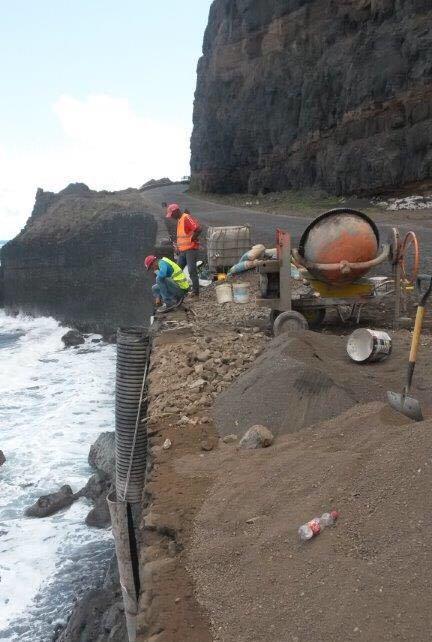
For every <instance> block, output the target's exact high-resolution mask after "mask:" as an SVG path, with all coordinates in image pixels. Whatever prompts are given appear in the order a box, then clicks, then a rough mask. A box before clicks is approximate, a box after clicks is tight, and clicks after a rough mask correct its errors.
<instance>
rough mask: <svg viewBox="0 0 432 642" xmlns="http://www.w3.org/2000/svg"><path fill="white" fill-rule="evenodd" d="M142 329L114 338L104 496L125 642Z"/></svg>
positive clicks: (139, 458)
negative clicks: (112, 457) (108, 479)
mask: <svg viewBox="0 0 432 642" xmlns="http://www.w3.org/2000/svg"><path fill="white" fill-rule="evenodd" d="M149 352H150V347H149V338H148V333H147V330H146V329H145V328H121V329H119V330H118V332H117V378H116V432H115V442H116V490H115V491H113V492H112V493H110V495H109V496H108V506H109V510H110V514H111V522H112V531H113V536H114V541H115V547H116V556H117V564H118V569H119V575H120V584H121V590H122V595H123V602H124V607H125V616H126V625H127V631H128V638H129V642H135V640H136V618H137V613H138V598H139V593H140V580H139V541H138V532H139V531H138V524H139V519H140V518H139V515H140V508H141V504H140V502H141V495H142V492H143V488H144V482H145V471H146V460H147V424H146V421H145V417H146V408H147V403H146V400H145V393H146V376H147V371H148V364H149Z"/></svg>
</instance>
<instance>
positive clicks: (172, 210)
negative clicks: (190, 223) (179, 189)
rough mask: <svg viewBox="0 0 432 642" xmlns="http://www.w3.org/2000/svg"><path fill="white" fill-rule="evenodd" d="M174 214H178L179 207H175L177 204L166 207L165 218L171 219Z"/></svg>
mask: <svg viewBox="0 0 432 642" xmlns="http://www.w3.org/2000/svg"><path fill="white" fill-rule="evenodd" d="M176 212H180V206H179V205H177V203H173V204H172V205H168V207H167V213H166V217H167V218H172V217H173V214H175V213H176Z"/></svg>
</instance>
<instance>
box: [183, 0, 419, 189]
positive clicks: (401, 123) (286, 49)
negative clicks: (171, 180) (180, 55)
mask: <svg viewBox="0 0 432 642" xmlns="http://www.w3.org/2000/svg"><path fill="white" fill-rule="evenodd" d="M431 51H432V5H431V2H430V0H215V1H214V2H213V4H212V6H211V10H210V18H209V24H208V27H207V30H206V33H205V37H204V47H203V57H202V58H201V60H200V62H199V65H198V84H197V90H196V95H195V109H194V131H193V136H192V161H191V166H192V184H193V186H194V187H195V188H197V189H199V190H202V191H216V192H234V191H248V192H253V193H257V192H259V191H263V192H266V191H273V190H282V189H289V188H303V187H308V186H314V187H319V188H322V189H325V190H327V191H329V192H332V193H336V194H353V193H358V194H361V193H363V194H367V193H377V192H385V191H391V190H393V189H394V188H396V187H398V188H399V187H401V186H407V187H413V186H416V187H418V186H419V184H421V183H424V182H427V181H428V179H431V178H432V57H431V55H430V54H431Z"/></svg>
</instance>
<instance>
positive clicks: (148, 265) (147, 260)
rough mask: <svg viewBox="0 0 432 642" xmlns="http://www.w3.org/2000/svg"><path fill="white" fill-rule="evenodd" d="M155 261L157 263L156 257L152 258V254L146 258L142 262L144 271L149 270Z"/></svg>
mask: <svg viewBox="0 0 432 642" xmlns="http://www.w3.org/2000/svg"><path fill="white" fill-rule="evenodd" d="M155 261H157V256H154V255H153V254H150V256H147V257H146V258H145V261H144V265H145V267H146V270H150V268H151V266H152V265H153V263H154V262H155Z"/></svg>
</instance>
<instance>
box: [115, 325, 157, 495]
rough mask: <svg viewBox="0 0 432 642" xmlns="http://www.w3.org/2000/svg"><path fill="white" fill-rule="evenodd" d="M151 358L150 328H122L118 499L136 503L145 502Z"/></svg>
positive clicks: (118, 381) (118, 386)
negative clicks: (147, 378) (146, 381)
mask: <svg viewBox="0 0 432 642" xmlns="http://www.w3.org/2000/svg"><path fill="white" fill-rule="evenodd" d="M148 359H149V338H148V330H147V328H141V327H137V328H120V329H119V330H118V332H117V378H116V439H115V443H116V490H117V500H119V501H126V502H130V503H132V504H133V503H139V502H140V501H141V495H142V492H143V488H144V481H145V471H146V459H147V425H146V422H145V421H144V420H145V417H146V412H147V403H146V400H145V398H144V397H145V391H144V396H143V379H144V376H145V373H146V368H147V363H148ZM140 401H142V406H141V409H140Z"/></svg>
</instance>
